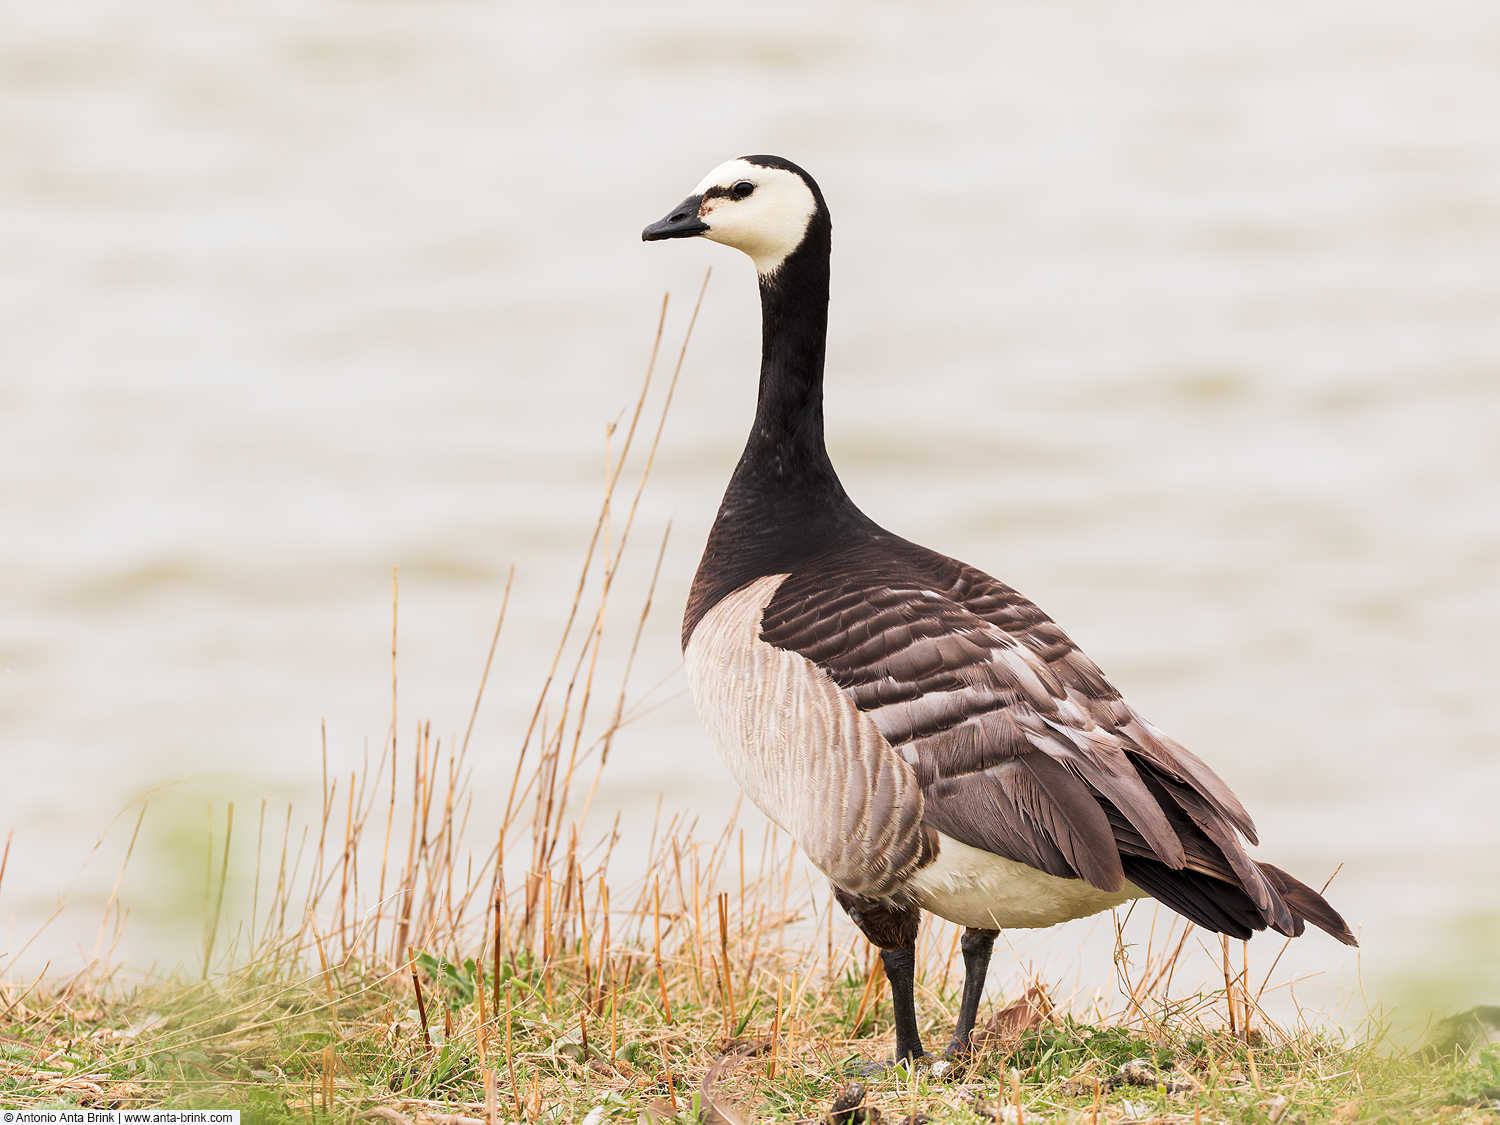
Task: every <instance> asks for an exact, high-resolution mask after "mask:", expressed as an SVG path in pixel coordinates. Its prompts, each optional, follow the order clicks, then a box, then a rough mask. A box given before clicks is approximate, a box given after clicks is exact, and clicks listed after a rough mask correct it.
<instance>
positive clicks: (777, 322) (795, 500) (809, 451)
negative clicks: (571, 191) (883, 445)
mask: <svg viewBox="0 0 1500 1125" xmlns="http://www.w3.org/2000/svg"><path fill="white" fill-rule="evenodd" d="M831 233H832V230H831V224H830V223H829V221H828V215H827V212H826V210H825V209H823V208H822V207H821V206H820V207H819V209H818V211H817V213H815V214H814V215H813V218H812V221H811V222H810V223H809V225H808V230H807V233H806V235H805V236H804V237H803V239H802V242H801V244H799V245H798V247H797V249H796V250H794V251H793V252H792V253H791V254H790V255H788V256H787V258H786V260H785V261H784V262H783V263H782V264H781V267H780V268H779V269H777V270H776V271H775V272H774V273H772V274H770V275H769V276H764V277H762V278H761V281H760V307H761V358H760V399H759V402H758V403H757V404H756V408H755V423H754V426H753V427H752V428H751V431H750V437H749V440H748V441H747V442H746V443H745V451H744V453H743V454H741V456H740V461H739V464H738V465H737V466H736V467H735V470H734V476H733V477H731V478H730V481H729V487H728V489H727V490H726V491H725V493H724V501H723V503H722V504H721V505H720V507H719V515H718V518H717V519H716V520H715V521H714V527H713V531H712V532H710V534H709V538H708V544H707V546H706V547H705V549H704V552H703V560H702V562H701V563H699V565H698V574H697V577H696V578H695V579H694V580H693V590H692V594H691V595H690V596H689V599H688V607H687V615H686V617H685V619H684V621H683V634H682V639H683V644H684V645H686V644H687V641H688V638H689V637H690V636H691V635H692V630H693V627H694V626H696V625H697V623H698V621H699V620H700V619H701V618H702V616H703V614H704V613H706V612H708V610H709V609H711V608H712V607H713V606H714V605H715V604H716V603H717V602H718V601H719V600H720V599H721V598H723V597H724V596H725V595H727V594H730V593H732V592H733V591H735V590H737V589H739V588H740V587H741V586H743V585H745V584H746V583H747V582H751V581H753V580H754V579H756V578H761V577H764V576H765V575H768V574H783V573H787V572H789V571H790V570H791V569H792V568H793V566H794V565H795V564H796V563H797V561H798V560H800V559H805V558H807V557H809V556H810V555H812V554H815V553H816V552H818V551H819V550H822V549H823V548H825V547H827V546H828V545H829V544H830V543H831V542H832V541H836V540H838V539H839V538H841V537H844V536H847V535H848V534H849V533H851V532H853V531H856V530H857V529H861V528H868V529H874V525H873V524H872V523H871V522H870V521H869V519H868V518H867V517H866V516H865V515H864V514H863V513H862V512H860V510H859V509H858V508H856V507H855V506H854V503H853V501H851V500H850V499H849V496H848V494H847V493H845V491H844V486H843V485H842V484H840V483H839V478H838V474H837V473H835V472H834V469H833V463H832V462H831V461H829V459H828V450H827V448H826V447H825V446H824V444H823V356H824V352H825V350H826V346H827V339H828V256H829V249H830V246H831Z"/></svg>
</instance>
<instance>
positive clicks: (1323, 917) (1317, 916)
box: [1257, 863, 1359, 946]
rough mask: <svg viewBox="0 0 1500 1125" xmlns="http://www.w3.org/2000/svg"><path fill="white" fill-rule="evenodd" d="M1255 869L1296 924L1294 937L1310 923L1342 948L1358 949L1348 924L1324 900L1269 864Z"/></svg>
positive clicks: (1259, 865)
mask: <svg viewBox="0 0 1500 1125" xmlns="http://www.w3.org/2000/svg"><path fill="white" fill-rule="evenodd" d="M1257 866H1258V867H1259V868H1260V869H1261V871H1262V872H1263V873H1264V874H1265V877H1266V881H1267V882H1268V883H1270V884H1271V886H1273V887H1275V888H1276V892H1277V893H1278V894H1279V895H1281V898H1282V901H1283V902H1285V903H1286V905H1287V909H1288V910H1290V911H1291V912H1292V917H1293V918H1294V919H1296V923H1297V925H1296V933H1298V934H1300V933H1301V932H1302V929H1303V924H1304V923H1306V922H1311V923H1312V924H1313V925H1314V926H1317V927H1318V929H1320V930H1322V931H1323V932H1324V933H1326V934H1328V935H1330V936H1331V937H1333V938H1334V939H1335V940H1337V941H1341V942H1343V943H1344V944H1345V945H1354V946H1357V945H1359V941H1358V939H1357V938H1355V936H1354V934H1352V933H1351V932H1350V930H1349V925H1348V923H1347V922H1345V921H1344V919H1343V917H1342V916H1341V915H1340V914H1339V912H1338V911H1337V910H1335V909H1334V908H1333V907H1331V906H1329V905H1328V900H1327V899H1325V898H1324V897H1323V896H1322V895H1320V894H1319V893H1318V892H1317V891H1315V890H1313V889H1312V888H1311V887H1309V886H1308V885H1307V884H1306V883H1304V882H1302V881H1301V880H1298V879H1294V878H1293V877H1292V876H1290V875H1288V874H1287V873H1286V872H1285V871H1283V870H1282V869H1281V868H1279V867H1275V866H1273V865H1271V864H1269V863H1257ZM1289 936H1296V935H1295V934H1293V935H1289Z"/></svg>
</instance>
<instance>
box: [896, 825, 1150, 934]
mask: <svg viewBox="0 0 1500 1125" xmlns="http://www.w3.org/2000/svg"><path fill="white" fill-rule="evenodd" d="M938 840H939V842H940V843H941V845H942V849H941V851H940V852H939V853H938V857H937V861H936V862H935V863H931V864H929V865H928V866H926V867H924V868H922V869H921V870H920V871H918V872H917V873H916V874H915V875H914V876H913V877H912V879H911V882H910V883H909V884H908V886H909V888H910V890H911V892H912V895H913V898H914V899H915V901H916V903H917V905H919V906H921V907H922V908H923V909H924V910H930V911H932V913H934V914H936V915H937V916H938V917H939V918H946V919H948V921H950V922H957V923H958V924H959V925H961V926H973V927H974V928H976V929H981V930H1005V929H1037V928H1040V927H1043V926H1055V925H1057V923H1059V922H1068V921H1071V920H1072V919H1074V918H1086V917H1088V916H1089V915H1090V914H1098V913H1099V912H1100V911H1101V910H1109V909H1110V908H1111V907H1115V906H1119V905H1120V903H1122V902H1128V901H1129V900H1130V899H1133V898H1144V897H1146V892H1145V891H1143V890H1141V889H1140V888H1139V887H1137V886H1135V885H1134V884H1133V883H1128V882H1127V883H1126V884H1125V885H1124V886H1123V887H1122V888H1120V890H1119V891H1117V892H1116V893H1114V894H1110V893H1109V892H1108V891H1101V890H1099V889H1098V888H1097V887H1092V886H1090V885H1089V884H1088V883H1085V882H1084V881H1083V880H1082V879H1060V878H1058V877H1057V876H1056V875H1048V874H1047V873H1046V872H1045V871H1038V870H1037V869H1036V868H1035V867H1030V866H1028V865H1026V864H1024V863H1017V862H1016V861H1015V860H1013V859H1006V858H1004V857H1003V856H998V855H995V854H993V853H992V852H987V851H984V850H982V849H980V848H971V847H969V845H968V844H961V843H959V842H958V841H957V840H954V839H952V838H951V837H948V836H944V835H943V834H942V833H939V834H938Z"/></svg>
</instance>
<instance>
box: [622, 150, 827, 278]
mask: <svg viewBox="0 0 1500 1125" xmlns="http://www.w3.org/2000/svg"><path fill="white" fill-rule="evenodd" d="M820 214H821V215H823V216H824V218H825V221H826V215H827V211H826V208H825V207H824V204H823V193H822V192H821V191H819V190H818V185H817V184H816V183H814V182H813V178H812V177H811V176H809V175H808V174H807V173H806V172H804V171H803V170H802V169H801V168H799V167H797V165H795V164H793V163H792V162H791V161H789V160H783V159H781V158H780V157H779V156H742V157H740V158H739V159H738V160H730V161H727V162H726V163H724V164H720V165H719V166H718V167H717V168H715V169H714V170H713V171H712V172H710V173H709V174H708V175H707V176H705V177H704V178H703V182H702V183H700V184H699V185H698V186H697V187H696V188H694V189H693V194H692V195H690V196H688V197H687V198H686V199H684V200H683V201H682V202H681V203H679V204H678V205H677V206H676V207H674V208H672V210H671V211H670V212H668V214H667V217H666V218H664V219H662V220H660V221H659V222H655V223H652V224H651V225H650V226H649V227H647V228H646V229H645V230H643V231H641V239H642V240H643V241H645V242H655V241H657V240H658V239H663V238H696V237H700V236H701V237H703V238H707V239H711V240H712V241H714V242H722V243H723V244H724V245H725V246H733V247H734V248H735V249H736V250H742V251H744V252H745V253H746V254H748V255H749V256H750V258H751V260H752V261H753V262H754V263H755V269H756V272H757V273H759V274H760V275H761V276H762V277H766V276H769V275H770V274H773V273H775V272H776V271H777V270H778V269H779V268H780V267H781V264H782V263H783V262H785V261H786V259H787V258H788V257H789V256H790V255H791V254H792V252H793V251H795V250H796V249H797V247H799V246H800V245H802V243H803V242H804V240H805V239H806V238H807V232H808V228H809V227H810V226H811V225H812V222H813V219H814V217H815V216H818V215H820Z"/></svg>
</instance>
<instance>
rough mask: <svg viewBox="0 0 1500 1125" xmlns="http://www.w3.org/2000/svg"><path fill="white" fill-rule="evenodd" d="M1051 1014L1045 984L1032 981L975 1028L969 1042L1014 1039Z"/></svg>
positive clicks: (1041, 1022)
mask: <svg viewBox="0 0 1500 1125" xmlns="http://www.w3.org/2000/svg"><path fill="white" fill-rule="evenodd" d="M1051 1015H1052V1001H1051V999H1050V998H1049V997H1048V996H1047V990H1046V988H1045V987H1043V986H1042V985H1039V984H1035V985H1032V986H1031V987H1030V988H1028V989H1027V990H1026V994H1025V995H1024V996H1022V997H1021V998H1020V999H1019V1000H1017V1001H1015V1002H1014V1003H1012V1004H1007V1005H1006V1006H1005V1007H1003V1008H1001V1009H1000V1010H999V1011H998V1012H996V1013H995V1014H994V1015H993V1016H991V1017H990V1019H989V1022H988V1023H986V1024H985V1025H984V1027H983V1028H982V1029H981V1030H979V1031H976V1032H975V1033H974V1035H973V1036H972V1037H971V1039H970V1042H972V1043H974V1044H975V1045H976V1046H989V1045H991V1044H995V1043H1004V1042H1008V1041H1010V1040H1012V1039H1018V1038H1020V1036H1021V1035H1022V1034H1023V1033H1024V1032H1027V1031H1035V1030H1036V1029H1037V1028H1039V1027H1041V1026H1042V1024H1044V1023H1046V1022H1047V1020H1048V1018H1049V1017H1050V1016H1051Z"/></svg>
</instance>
